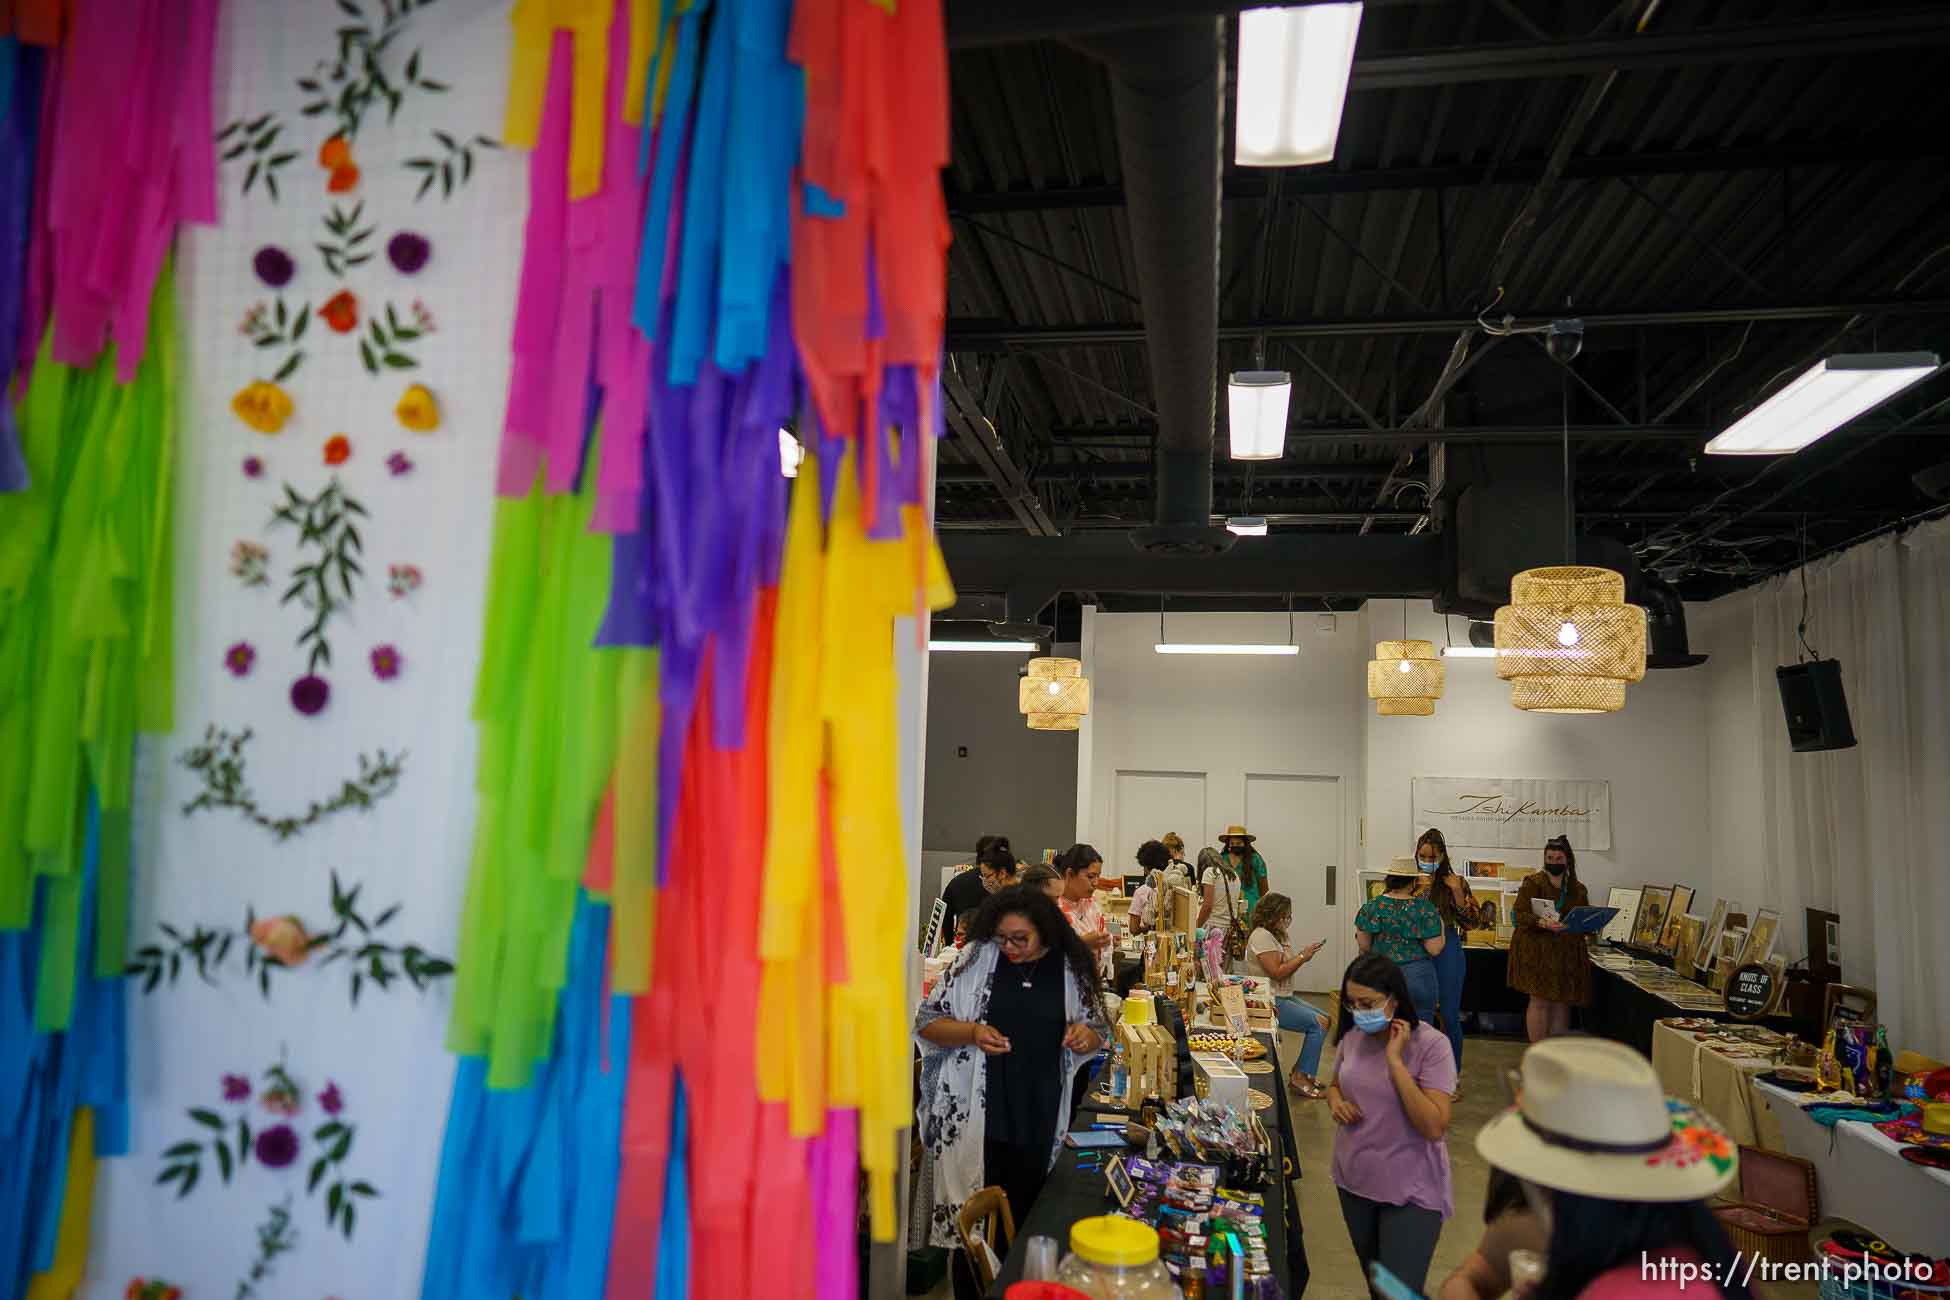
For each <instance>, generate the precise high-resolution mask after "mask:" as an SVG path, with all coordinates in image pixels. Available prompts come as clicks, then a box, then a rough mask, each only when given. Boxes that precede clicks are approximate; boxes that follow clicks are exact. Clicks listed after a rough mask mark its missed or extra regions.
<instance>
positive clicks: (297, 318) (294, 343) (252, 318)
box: [238, 297, 311, 383]
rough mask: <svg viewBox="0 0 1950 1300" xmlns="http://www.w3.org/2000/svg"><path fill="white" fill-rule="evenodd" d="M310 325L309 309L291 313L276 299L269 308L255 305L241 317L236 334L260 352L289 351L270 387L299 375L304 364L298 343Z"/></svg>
mask: <svg viewBox="0 0 1950 1300" xmlns="http://www.w3.org/2000/svg"><path fill="white" fill-rule="evenodd" d="M310 324H311V306H310V304H308V303H307V304H305V305H303V306H300V307H299V308H298V310H297V311H295V312H294V311H291V310H290V309H288V308H287V307H286V306H285V305H284V299H283V298H282V297H279V298H277V299H275V300H274V301H273V302H272V304H271V305H269V306H267V305H266V304H264V303H261V302H260V303H258V304H257V305H255V306H254V307H252V308H251V309H250V310H249V311H248V312H246V313H245V314H244V323H243V324H242V325H240V326H238V332H240V333H241V334H243V335H244V336H245V337H247V338H249V339H250V341H251V342H252V344H254V345H255V346H256V347H258V348H260V349H267V348H288V349H290V351H288V352H287V353H286V354H285V358H284V361H283V362H282V363H281V364H280V365H279V366H278V368H277V372H276V373H275V374H273V375H272V376H271V382H272V383H283V382H284V381H285V380H287V379H289V378H291V376H292V375H294V374H296V373H297V372H298V367H299V366H301V365H303V364H304V363H305V353H304V349H302V348H300V347H299V346H298V340H300V339H302V338H304V337H305V329H306V327H307V326H309V325H310Z"/></svg>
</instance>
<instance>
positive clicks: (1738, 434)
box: [1706, 352, 1937, 456]
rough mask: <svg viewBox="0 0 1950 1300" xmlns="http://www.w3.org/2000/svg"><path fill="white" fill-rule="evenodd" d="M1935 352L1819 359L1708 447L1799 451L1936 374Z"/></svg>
mask: <svg viewBox="0 0 1950 1300" xmlns="http://www.w3.org/2000/svg"><path fill="white" fill-rule="evenodd" d="M1936 368H1937V358H1936V354H1935V353H1933V352H1853V353H1845V354H1843V355H1841V356H1833V357H1829V358H1827V359H1826V360H1824V361H1818V362H1816V363H1815V364H1814V365H1812V366H1810V367H1809V368H1808V369H1807V370H1806V371H1804V372H1803V373H1802V374H1801V376H1800V378H1798V379H1796V380H1795V381H1794V382H1793V383H1791V384H1789V385H1788V386H1787V387H1786V388H1783V389H1782V390H1781V391H1780V392H1778V393H1776V394H1774V395H1773V396H1772V397H1770V398H1768V399H1767V400H1766V401H1764V402H1762V403H1761V404H1760V405H1759V406H1756V407H1755V408H1754V409H1753V410H1751V411H1749V412H1747V413H1746V414H1745V415H1743V416H1741V417H1740V418H1739V419H1738V420H1736V421H1734V423H1733V425H1732V426H1731V427H1730V428H1728V429H1726V430H1725V431H1724V432H1722V433H1721V434H1720V435H1719V436H1718V437H1717V438H1715V439H1713V441H1711V442H1709V443H1707V444H1706V450H1707V451H1708V452H1709V453H1711V454H1712V455H1716V456H1774V455H1779V454H1781V453H1784V452H1791V451H1800V450H1801V449H1802V448H1803V447H1805V446H1807V445H1808V444H1809V443H1811V442H1813V441H1814V440H1815V439H1817V438H1819V437H1821V436H1822V435H1823V434H1825V433H1829V432H1831V431H1832V430H1835V429H1839V428H1840V427H1841V426H1842V425H1844V424H1847V423H1848V422H1849V421H1850V420H1853V419H1854V418H1855V417H1856V416H1858V415H1860V414H1862V413H1863V412H1864V411H1867V410H1871V409H1873V408H1874V407H1877V406H1880V405H1881V404H1882V403H1884V402H1886V401H1888V400H1889V399H1890V398H1891V397H1894V396H1895V395H1896V394H1897V393H1900V392H1902V391H1903V389H1905V388H1908V387H1909V386H1910V385H1911V384H1913V383H1915V382H1916V381H1918V380H1919V379H1924V378H1926V377H1928V376H1929V375H1931V374H1934V373H1935V372H1936Z"/></svg>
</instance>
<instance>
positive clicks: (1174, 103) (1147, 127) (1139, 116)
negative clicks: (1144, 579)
mask: <svg viewBox="0 0 1950 1300" xmlns="http://www.w3.org/2000/svg"><path fill="white" fill-rule="evenodd" d="M1072 44H1073V45H1074V46H1075V48H1077V49H1078V50H1080V51H1082V52H1083V53H1085V54H1088V55H1090V56H1091V57H1093V58H1095V59H1098V60H1100V61H1101V62H1102V63H1103V64H1104V66H1105V68H1106V70H1108V72H1109V73H1110V82H1111V94H1112V101H1113V104H1114V106H1115V108H1116V113H1117V150H1118V157H1119V159H1120V160H1121V163H1122V166H1123V173H1124V198H1125V210H1126V212H1127V214H1128V219H1129V221H1130V226H1131V249H1132V253H1133V256H1134V260H1135V262H1136V269H1137V279H1138V293H1139V295H1140V297H1141V299H1142V301H1143V312H1144V335H1145V351H1146V356H1147V359H1148V361H1149V362H1150V368H1151V391H1152V396H1153V400H1154V401H1155V403H1156V405H1157V408H1158V443H1157V448H1156V453H1155V461H1154V464H1155V482H1156V493H1157V496H1156V502H1155V515H1154V519H1155V525H1154V526H1153V527H1151V528H1146V529H1140V530H1138V531H1137V532H1135V533H1133V534H1132V540H1133V542H1135V543H1136V545H1137V546H1138V547H1139V549H1141V550H1145V551H1151V552H1155V553H1167V554H1177V555H1188V554H1189V555H1204V554H1213V553H1215V552H1218V551H1222V550H1224V549H1226V548H1227V547H1228V546H1229V545H1231V543H1232V537H1231V535H1230V534H1228V533H1226V532H1225V531H1224V530H1222V529H1215V528H1213V527H1212V430H1213V411H1214V408H1215V405H1216V402H1217V393H1218V378H1217V376H1218V339H1219V178H1220V171H1219V168H1220V160H1221V158H1222V157H1223V149H1222V147H1221V146H1222V144H1223V135H1224V122H1225V21H1224V19H1222V18H1205V19H1198V20H1193V21H1187V22H1180V23H1171V24H1169V25H1164V26H1156V27H1144V28H1137V29H1133V30H1130V31H1122V32H1108V33H1104V34H1101V35H1095V36H1089V37H1082V38H1078V39H1075V40H1074V41H1072Z"/></svg>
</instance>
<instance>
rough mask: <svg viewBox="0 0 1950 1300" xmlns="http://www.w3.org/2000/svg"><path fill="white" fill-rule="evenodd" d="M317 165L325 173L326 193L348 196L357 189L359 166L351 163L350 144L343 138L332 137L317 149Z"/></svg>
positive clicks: (340, 136)
mask: <svg viewBox="0 0 1950 1300" xmlns="http://www.w3.org/2000/svg"><path fill="white" fill-rule="evenodd" d="M318 165H319V166H320V167H323V168H324V169H325V172H326V176H325V192H326V193H328V194H349V193H351V192H352V191H353V190H356V189H358V188H359V165H358V164H357V163H355V162H353V161H352V143H351V141H349V140H347V139H346V138H345V137H344V136H342V135H335V136H332V137H331V138H330V139H328V140H326V141H325V143H324V144H322V145H320V146H319V147H318Z"/></svg>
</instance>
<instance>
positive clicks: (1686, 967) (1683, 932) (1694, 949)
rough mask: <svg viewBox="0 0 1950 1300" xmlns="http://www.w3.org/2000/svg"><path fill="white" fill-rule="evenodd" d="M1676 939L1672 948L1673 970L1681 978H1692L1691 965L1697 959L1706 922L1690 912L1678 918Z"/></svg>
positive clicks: (1695, 962)
mask: <svg viewBox="0 0 1950 1300" xmlns="http://www.w3.org/2000/svg"><path fill="white" fill-rule="evenodd" d="M1677 930H1678V935H1679V937H1678V939H1677V940H1676V941H1675V942H1674V943H1673V948H1672V969H1673V972H1674V973H1675V974H1677V975H1679V976H1680V977H1681V978H1683V979H1691V978H1693V967H1694V966H1695V965H1696V964H1697V963H1698V961H1699V945H1700V941H1701V940H1702V939H1704V938H1705V937H1706V922H1705V921H1703V920H1701V919H1700V918H1699V917H1697V916H1693V915H1691V914H1690V913H1687V914H1683V915H1681V916H1680V918H1679V924H1678V926H1677Z"/></svg>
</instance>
